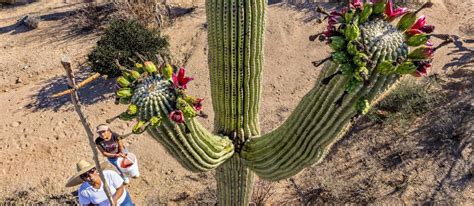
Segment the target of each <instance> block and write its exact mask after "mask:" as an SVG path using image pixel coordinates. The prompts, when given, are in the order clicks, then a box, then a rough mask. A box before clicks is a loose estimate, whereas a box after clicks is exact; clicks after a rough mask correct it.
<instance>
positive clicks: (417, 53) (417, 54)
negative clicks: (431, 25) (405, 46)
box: [408, 47, 433, 59]
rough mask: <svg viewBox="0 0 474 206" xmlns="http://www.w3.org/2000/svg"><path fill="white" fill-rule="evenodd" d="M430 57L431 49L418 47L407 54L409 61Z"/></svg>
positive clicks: (431, 54)
mask: <svg viewBox="0 0 474 206" xmlns="http://www.w3.org/2000/svg"><path fill="white" fill-rule="evenodd" d="M432 56H433V48H432V47H419V48H417V49H415V50H413V51H412V52H410V53H409V54H408V58H410V59H429V58H431V57H432Z"/></svg>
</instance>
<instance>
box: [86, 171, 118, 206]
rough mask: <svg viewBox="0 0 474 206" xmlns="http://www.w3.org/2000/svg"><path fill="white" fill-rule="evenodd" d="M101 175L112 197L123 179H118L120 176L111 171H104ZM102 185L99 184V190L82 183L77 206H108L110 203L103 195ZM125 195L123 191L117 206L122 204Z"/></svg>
mask: <svg viewBox="0 0 474 206" xmlns="http://www.w3.org/2000/svg"><path fill="white" fill-rule="evenodd" d="M103 173H104V176H105V180H106V182H107V185H108V186H109V188H110V192H111V193H112V195H114V194H115V192H116V191H117V188H119V187H120V186H122V184H123V179H122V177H120V175H118V174H117V173H116V172H114V171H111V170H104V171H103ZM103 185H104V184H101V185H100V188H99V189H95V188H94V187H92V186H91V185H90V184H89V183H88V182H84V183H82V185H81V187H80V188H79V192H78V195H79V204H83V205H87V204H90V203H92V204H96V205H99V206H109V205H110V203H109V200H108V199H107V195H106V194H105V191H104V187H103ZM126 195H127V191H126V190H124V191H123V193H122V196H121V197H120V198H119V199H118V201H117V203H118V205H120V204H122V202H123V201H124V200H125V196H126Z"/></svg>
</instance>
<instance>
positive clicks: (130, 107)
mask: <svg viewBox="0 0 474 206" xmlns="http://www.w3.org/2000/svg"><path fill="white" fill-rule="evenodd" d="M137 111H138V107H137V105H135V104H131V105H128V108H127V113H128V114H130V115H134V114H137Z"/></svg>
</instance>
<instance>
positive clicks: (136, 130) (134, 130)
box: [132, 121, 146, 134]
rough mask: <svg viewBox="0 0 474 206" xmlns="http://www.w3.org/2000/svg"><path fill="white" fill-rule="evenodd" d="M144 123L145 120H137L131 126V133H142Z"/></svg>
mask: <svg viewBox="0 0 474 206" xmlns="http://www.w3.org/2000/svg"><path fill="white" fill-rule="evenodd" d="M145 123H146V122H145V121H138V122H137V124H135V126H133V128H132V133H133V134H141V133H143V132H144V131H145V130H144V128H142V127H143V126H145Z"/></svg>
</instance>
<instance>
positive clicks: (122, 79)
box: [117, 76, 130, 87]
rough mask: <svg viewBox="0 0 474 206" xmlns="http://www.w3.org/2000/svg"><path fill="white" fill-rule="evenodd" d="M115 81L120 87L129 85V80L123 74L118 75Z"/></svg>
mask: <svg viewBox="0 0 474 206" xmlns="http://www.w3.org/2000/svg"><path fill="white" fill-rule="evenodd" d="M117 83H118V84H119V85H120V86H121V87H128V85H130V82H129V81H128V80H127V79H126V78H125V77H123V76H120V77H118V78H117Z"/></svg>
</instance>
